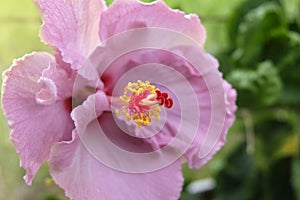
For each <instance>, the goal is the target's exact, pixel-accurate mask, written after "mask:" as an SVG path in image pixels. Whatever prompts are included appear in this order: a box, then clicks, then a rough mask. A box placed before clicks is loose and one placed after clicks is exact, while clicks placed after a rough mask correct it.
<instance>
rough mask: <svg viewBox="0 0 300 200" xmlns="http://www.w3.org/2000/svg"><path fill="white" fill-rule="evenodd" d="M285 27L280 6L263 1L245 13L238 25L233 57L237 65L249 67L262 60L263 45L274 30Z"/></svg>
mask: <svg viewBox="0 0 300 200" xmlns="http://www.w3.org/2000/svg"><path fill="white" fill-rule="evenodd" d="M286 29H287V23H286V20H285V16H284V12H283V10H282V7H280V6H279V4H277V3H272V2H269V3H264V4H262V5H261V6H259V7H258V8H256V9H253V10H252V11H250V12H249V13H247V14H246V15H245V18H244V20H243V21H242V22H241V23H240V25H239V27H238V35H237V38H236V40H237V49H236V51H235V52H234V54H233V59H234V61H236V63H237V64H238V65H242V66H243V67H251V66H253V63H257V62H260V61H262V60H263V59H262V58H261V54H262V53H263V50H264V49H263V45H264V43H265V42H266V41H267V40H268V38H269V37H270V36H272V34H274V32H277V31H284V30H286Z"/></svg>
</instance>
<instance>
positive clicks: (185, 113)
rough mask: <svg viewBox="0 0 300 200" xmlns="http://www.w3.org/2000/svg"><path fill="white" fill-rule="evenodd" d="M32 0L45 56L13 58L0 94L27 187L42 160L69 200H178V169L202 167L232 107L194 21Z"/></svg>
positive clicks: (153, 10)
mask: <svg viewBox="0 0 300 200" xmlns="http://www.w3.org/2000/svg"><path fill="white" fill-rule="evenodd" d="M35 3H36V5H37V7H38V8H39V10H40V12H41V14H42V19H43V22H44V23H43V26H42V28H41V31H40V37H41V38H42V40H43V41H44V42H45V43H46V44H48V45H49V46H51V47H52V49H53V51H54V56H52V55H50V54H48V53H43V52H34V53H32V54H29V55H26V56H24V57H23V58H21V59H19V60H17V61H15V63H14V64H13V65H12V67H11V68H10V69H9V70H7V71H6V72H5V73H4V84H3V94H2V104H3V110H4V113H5V116H6V118H7V121H8V124H9V127H10V129H11V133H10V136H11V140H12V142H13V143H14V145H15V147H16V149H17V152H18V154H19V156H20V161H21V166H22V167H23V168H25V169H26V176H25V177H24V178H25V181H26V183H27V184H29V185H30V184H31V183H32V180H33V178H34V176H35V174H36V172H37V171H38V169H39V168H40V166H41V165H42V164H43V163H44V162H46V161H48V163H49V166H50V173H51V176H52V177H53V179H54V181H55V182H56V183H57V184H58V185H59V186H60V187H62V188H63V189H64V190H65V192H66V195H67V196H68V197H70V199H76V200H93V199H95V200H99V199H110V200H114V199H117V200H120V199H149V200H155V199H178V198H179V195H180V191H181V189H182V184H183V177H182V173H181V164H182V163H183V162H187V163H188V165H189V167H191V168H200V167H201V166H202V165H204V164H205V163H206V162H207V161H208V160H209V159H210V158H211V157H212V156H213V155H214V154H215V153H216V152H217V151H218V150H219V149H220V148H221V146H222V145H223V144H224V142H225V137H226V133H227V130H228V128H229V127H230V126H231V124H232V123H233V121H234V118H235V116H234V112H235V110H236V106H235V99H236V92H235V90H234V89H232V88H231V86H230V85H229V84H228V83H227V82H226V81H224V80H223V79H222V76H221V73H220V72H218V62H217V61H216V60H215V59H214V58H213V57H212V56H210V55H209V54H207V53H205V52H204V51H203V50H202V47H203V45H204V42H205V37H206V33H205V29H204V28H203V26H202V24H201V23H200V21H199V19H198V17H197V16H196V15H184V13H182V12H180V11H175V10H171V9H169V8H168V7H167V6H166V5H165V3H164V2H163V1H157V2H154V3H151V4H145V3H141V2H138V1H136V0H116V1H115V2H114V3H113V4H112V5H111V6H110V7H109V8H106V6H105V3H104V2H103V1H100V0H55V1H50V0H36V1H35Z"/></svg>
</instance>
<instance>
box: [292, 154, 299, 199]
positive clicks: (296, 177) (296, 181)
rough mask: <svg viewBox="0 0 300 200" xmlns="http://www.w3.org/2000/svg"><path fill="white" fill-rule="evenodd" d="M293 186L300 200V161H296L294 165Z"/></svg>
mask: <svg viewBox="0 0 300 200" xmlns="http://www.w3.org/2000/svg"><path fill="white" fill-rule="evenodd" d="M292 185H293V188H294V191H295V193H296V196H297V200H300V159H299V158H297V159H294V161H293V165H292Z"/></svg>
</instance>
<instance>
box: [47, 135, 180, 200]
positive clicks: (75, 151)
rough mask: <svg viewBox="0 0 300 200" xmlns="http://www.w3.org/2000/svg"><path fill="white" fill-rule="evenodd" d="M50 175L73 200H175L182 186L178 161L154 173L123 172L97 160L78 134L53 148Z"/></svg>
mask: <svg viewBox="0 0 300 200" xmlns="http://www.w3.org/2000/svg"><path fill="white" fill-rule="evenodd" d="M107 153H109V152H107ZM50 172H51V175H52V177H53V179H54V180H55V182H56V183H57V184H58V185H59V186H60V187H62V188H63V189H64V190H65V192H66V195H67V196H68V197H69V198H70V199H80V200H99V199H110V200H123V199H124V200H125V199H144V200H155V199H168V200H172V199H173V200H176V199H178V198H179V195H180V191H181V189H182V185H183V177H182V174H181V163H180V162H179V161H176V162H175V163H173V164H171V165H170V166H168V167H166V168H164V169H161V170H158V171H155V172H151V173H144V174H134V173H124V172H120V171H117V170H115V169H111V168H109V167H106V166H105V165H103V164H102V163H101V162H99V161H98V160H96V159H95V158H94V157H93V156H92V155H91V154H90V153H89V152H88V151H87V150H86V149H85V147H84V146H83V145H82V143H81V142H80V140H79V137H78V136H77V134H76V131H75V132H74V134H73V140H72V141H71V142H67V143H60V144H57V145H55V147H54V148H53V150H52V153H51V159H50Z"/></svg>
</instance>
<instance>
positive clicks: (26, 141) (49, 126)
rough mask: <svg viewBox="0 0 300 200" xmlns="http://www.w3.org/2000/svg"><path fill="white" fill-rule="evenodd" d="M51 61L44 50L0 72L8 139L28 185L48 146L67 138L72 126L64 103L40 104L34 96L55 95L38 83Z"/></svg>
mask: <svg viewBox="0 0 300 200" xmlns="http://www.w3.org/2000/svg"><path fill="white" fill-rule="evenodd" d="M53 62H54V58H53V57H52V56H51V55H50V54H48V53H32V54H30V55H27V56H25V57H23V58H22V59H19V60H17V61H16V62H15V63H14V65H13V66H12V67H11V68H10V69H9V70H7V71H6V72H5V73H4V84H3V94H2V106H3V110H4V115H5V116H6V119H7V121H8V125H9V127H10V130H11V133H10V138H11V140H12V142H13V143H14V145H15V147H16V149H17V152H18V154H19V156H20V163H21V166H22V167H23V168H25V169H26V171H27V174H26V176H25V177H24V178H25V180H26V182H27V184H31V182H32V179H33V177H34V175H35V174H36V172H37V170H38V169H39V167H40V166H41V165H42V164H43V163H44V162H45V161H46V160H47V159H48V157H49V154H50V148H51V147H52V145H53V144H54V143H56V142H59V141H63V140H67V139H70V138H71V137H70V136H71V135H70V134H71V130H72V129H73V126H74V125H73V122H72V120H71V118H70V114H69V113H68V112H67V111H66V110H65V105H64V102H55V103H54V102H53V101H52V100H51V101H48V102H47V103H45V102H46V101H44V103H42V102H39V101H37V100H38V99H36V97H39V98H42V97H43V98H45V97H47V98H50V99H51V98H56V96H51V95H54V94H53V93H51V89H50V91H49V90H48V89H49V87H45V85H43V84H40V83H39V82H38V81H39V78H40V76H41V75H42V73H43V70H45V69H47V67H48V66H49V65H50V63H53ZM50 82H51V84H50V86H51V87H55V85H53V82H52V81H50ZM47 91H48V92H50V93H47V96H45V95H44V94H43V95H42V94H41V92H47ZM40 100H41V99H40ZM43 100H47V99H43ZM45 104H47V105H45Z"/></svg>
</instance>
